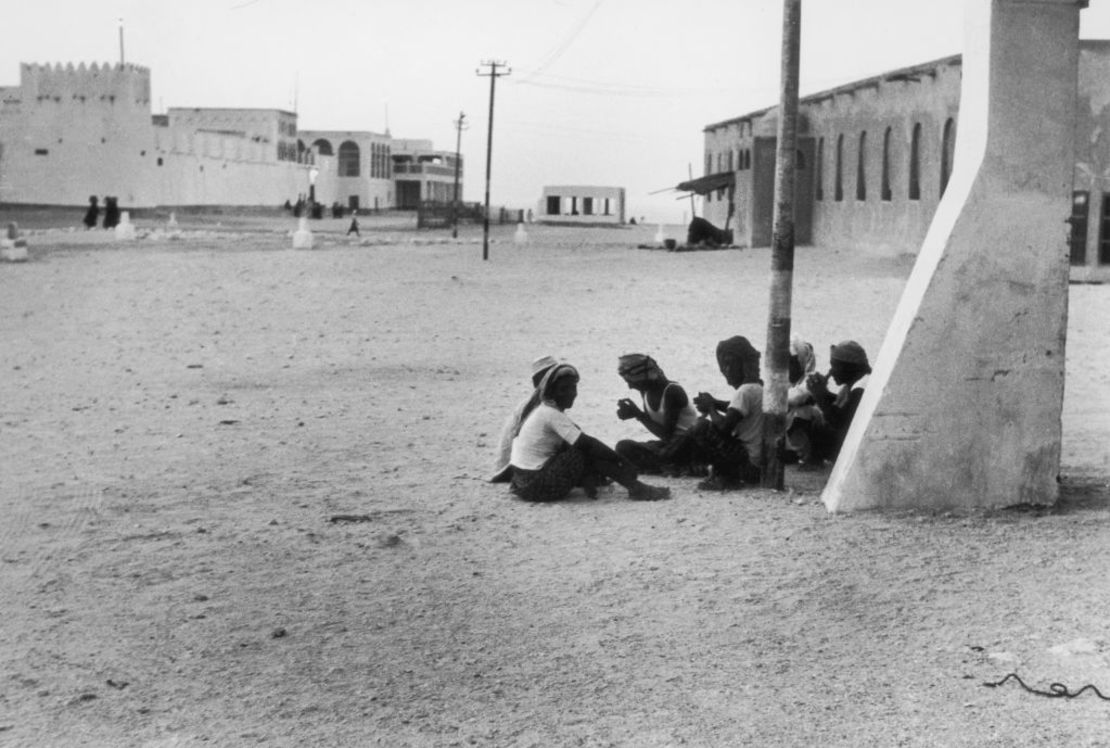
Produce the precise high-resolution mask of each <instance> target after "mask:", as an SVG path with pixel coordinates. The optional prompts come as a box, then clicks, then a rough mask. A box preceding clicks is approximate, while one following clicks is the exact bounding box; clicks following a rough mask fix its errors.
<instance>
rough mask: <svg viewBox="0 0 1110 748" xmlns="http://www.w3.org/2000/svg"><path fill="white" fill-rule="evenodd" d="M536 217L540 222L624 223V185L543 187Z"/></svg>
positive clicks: (616, 224)
mask: <svg viewBox="0 0 1110 748" xmlns="http://www.w3.org/2000/svg"><path fill="white" fill-rule="evenodd" d="M535 220H536V222H537V223H564V224H582V225H597V224H610V225H614V226H621V225H624V188H623V187H590V186H584V185H573V186H553V187H544V188H543V197H541V198H540V202H539V205H538V206H537V210H536V217H535Z"/></svg>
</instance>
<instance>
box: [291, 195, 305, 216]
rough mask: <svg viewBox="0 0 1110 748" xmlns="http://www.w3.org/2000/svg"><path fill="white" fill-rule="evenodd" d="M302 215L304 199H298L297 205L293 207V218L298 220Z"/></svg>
mask: <svg viewBox="0 0 1110 748" xmlns="http://www.w3.org/2000/svg"><path fill="white" fill-rule="evenodd" d="M302 214H304V198H303V197H298V198H297V204H296V205H294V206H293V217H294V218H300V217H301V215H302Z"/></svg>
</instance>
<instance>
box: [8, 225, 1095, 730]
mask: <svg viewBox="0 0 1110 748" xmlns="http://www.w3.org/2000/svg"><path fill="white" fill-rule="evenodd" d="M364 226H365V223H364ZM289 228H290V227H289V226H288V225H286V224H284V223H281V222H277V223H274V224H273V225H272V226H271V227H270V230H268V231H251V232H242V233H240V232H235V231H219V232H212V231H205V232H198V233H192V232H189V233H187V234H186V236H185V238H183V239H182V240H179V241H165V240H162V241H154V240H150V239H147V240H143V241H139V242H136V243H133V244H128V245H126V246H121V245H117V244H114V243H112V242H108V241H105V239H104V237H103V235H102V233H101V232H97V233H96V234H94V235H91V236H90V235H85V234H81V233H79V232H75V233H72V234H67V233H64V232H45V233H39V234H35V235H33V236H32V261H31V262H29V263H27V264H23V265H4V266H0V387H2V392H3V396H2V398H0V440H2V449H3V458H2V462H0V512H2V515H3V520H2V523H0V610H3V611H4V615H3V618H2V623H0V641H2V642H3V646H2V647H0V674H2V675H0V744H4V745H18V746H44V745H45V746H73V745H92V746H100V745H107V746H116V745H144V746H145V745H152V746H185V745H200V744H215V745H251V744H255V743H268V744H272V745H386V746H400V745H414V746H449V745H491V746H493V745H496V746H556V745H557V746H563V745H571V746H573V745H582V746H607V745H619V746H671V745H694V746H738V745H783V746H800V745H805V746H808V745H824V746H862V745H883V746H894V745H906V746H960V745H965V746H1015V745H1038V746H1040V745H1059V746H1063V745H1067V746H1085V745H1089V746H1096V745H1110V702H1107V701H1102V700H1100V699H1098V698H1097V697H1096V696H1095V695H1094V694H1093V693H1091V692H1090V691H1088V692H1087V693H1085V694H1083V695H1082V696H1080V697H1078V698H1075V699H1070V700H1067V699H1048V698H1043V697H1040V696H1036V695H1033V694H1030V693H1027V692H1025V691H1023V690H1022V689H1021V688H1020V687H1019V686H1017V684H1016V683H1014V682H1012V681H1011V682H1010V683H1007V684H1006V685H1005V686H1003V687H1000V688H995V689H991V688H985V687H984V686H983V683H984V682H986V681H993V680H997V679H999V678H1001V677H1002V676H1004V675H1005V674H1007V673H1009V672H1012V671H1016V672H1018V673H1020V674H1021V676H1022V677H1023V678H1024V679H1025V680H1026V682H1028V683H1029V684H1030V685H1033V686H1036V687H1040V688H1045V687H1047V686H1048V684H1049V683H1051V682H1054V681H1058V682H1062V683H1064V684H1066V685H1068V686H1069V687H1071V688H1072V689H1075V688H1077V687H1079V686H1082V685H1084V684H1087V683H1093V684H1095V685H1097V686H1099V687H1100V688H1101V689H1102V692H1103V693H1106V694H1107V695H1108V696H1110V636H1108V635H1107V621H1108V620H1110V597H1108V594H1107V592H1108V589H1110V583H1108V582H1107V579H1108V573H1110V559H1108V555H1107V554H1108V551H1107V546H1108V541H1110V463H1108V460H1110V451H1108V449H1107V446H1106V445H1107V435H1108V434H1110V398H1108V397H1107V396H1106V387H1107V384H1108V383H1110V343H1108V342H1107V336H1106V320H1107V319H1110V287H1105V286H1073V287H1072V288H1071V321H1070V326H1069V342H1068V354H1069V355H1068V385H1067V386H1068V390H1067V401H1066V405H1065V414H1064V426H1065V428H1064V435H1065V439H1064V445H1063V455H1064V457H1063V463H1064V464H1063V481H1064V484H1063V499H1062V500H1061V502H1060V504H1059V505H1058V506H1057V507H1055V508H1054V509H1053V510H1051V511H1044V510H1026V511H1017V510H995V511H981V512H974V513H943V514H932V513H929V514H913V513H911V514H897V515H891V514H860V515H830V514H828V513H827V512H826V511H825V509H824V507H823V506H822V505H821V504H820V503H819V501H818V495H819V491H820V486H821V484H822V481H823V480H824V477H825V476H824V475H821V474H813V473H806V474H798V473H796V472H794V470H793V468H790V469H788V473H787V484H788V490H786V491H785V492H781V493H776V492H770V491H761V490H752V491H746V492H741V493H732V494H727V495H711V494H703V493H700V492H699V491H697V490H696V488H695V486H694V483H693V482H692V481H690V480H684V479H664V480H662V482H663V483H665V484H667V485H669V486H671V488H672V489H673V491H674V495H675V498H674V499H673V500H671V501H668V502H661V503H654V504H641V503H636V502H629V501H627V500H625V499H624V498H623V495H622V494H623V491H622V490H619V489H609V490H603V491H602V494H601V498H600V499H599V500H597V501H589V500H587V499H585V498H584V497H583V496H580V495H572V498H571V500H569V501H567V502H565V503H561V504H557V505H552V506H533V505H527V504H524V503H521V502H519V501H516V500H514V499H512V498H511V497H510V496H509V494H508V492H507V490H506V488H505V487H504V486H494V485H490V484H487V483H485V482H484V481H483V477H484V476H485V475H486V473H487V470H488V466H489V462H490V459H491V457H492V455H491V451H492V447H493V443H494V441H495V438H496V432H497V429H498V426H499V424H500V423H501V421H502V419H503V417H504V414H505V412H506V411H507V410H508V409H509V408H510V407H511V406H512V404H514V403H515V402H516V401H517V400H518V399H519V398H520V397H522V396H523V395H524V394H525V392H526V390H527V385H526V380H527V375H528V364H529V362H530V361H531V360H532V359H533V358H534V357H536V356H538V355H541V354H545V353H551V354H554V355H557V356H560V357H564V358H566V359H569V360H570V361H572V362H573V363H575V364H577V365H578V366H579V367H580V370H581V372H582V382H581V385H580V393H581V394H580V397H579V400H578V402H577V403H576V405H575V408H574V409H573V410H572V411H571V415H572V416H573V417H574V418H575V419H576V420H577V421H578V422H579V423H580V424H581V425H582V426H583V427H584V428H585V429H586V430H587V431H588V432H591V433H593V434H595V435H597V436H599V437H601V438H603V439H606V440H608V441H613V440H615V439H618V438H622V437H625V436H637V435H638V432H636V430H635V428H634V427H633V425H632V424H630V423H623V422H620V421H618V420H617V419H616V418H615V415H614V404H615V401H616V399H617V398H619V397H621V396H624V395H626V394H627V390H624V389H623V386H622V383H621V380H620V379H619V378H618V377H617V375H616V358H617V356H618V355H619V354H620V353H623V352H627V351H631V350H645V351H648V352H651V353H653V354H655V355H656V357H657V358H658V359H659V361H660V363H661V364H662V365H663V366H664V368H665V369H666V370H667V372H668V374H669V375H670V376H671V377H673V378H675V379H677V380H679V381H681V382H683V383H684V384H686V386H687V387H688V389H690V390H692V391H697V390H702V389H704V390H709V391H712V392H717V393H723V392H724V390H725V385H724V382H723V381H721V377H720V375H719V373H718V372H717V371H716V366H715V362H714V359H713V349H714V345H715V343H716V341H717V340H719V339H721V338H723V337H727V336H729V335H733V334H745V335H747V336H749V337H750V338H751V339H752V340H753V342H755V343H756V345H757V347H759V348H762V347H763V339H764V326H765V322H764V320H765V316H766V309H767V287H768V283H767V271H768V267H769V254H768V252H767V250H741V251H721V252H700V253H681V254H680V253H667V252H652V251H643V250H636V249H634V247H635V245H637V244H639V243H641V242H649V241H651V240H652V238H653V235H654V233H655V231H656V229H655V227H639V228H636V229H627V230H581V229H580V230H574V229H555V228H546V229H544V228H540V227H533V228H532V229H531V236H530V238H531V242H530V243H529V244H528V245H526V246H515V245H514V244H513V243H512V241H511V235H512V229H511V227H502V228H498V229H497V231H496V233H495V239H496V241H495V243H494V244H493V245H491V253H490V254H491V258H490V260H489V261H487V262H483V261H482V259H481V246H480V244H476V243H475V241H476V236H477V234H476V230H475V229H474V228H466V229H464V232H463V236H462V238H461V239H460V241H458V242H450V241H447V240H446V234H444V233H443V232H438V233H432V234H416V233H414V232H412V231H404V230H400V231H398V232H396V233H389V232H388V229H387V228H382V229H380V230H379V232H377V233H376V235H375V237H374V238H373V239H372V240H368V243H367V244H366V245H361V244H358V243H357V242H347V241H346V240H345V239H344V238H343V237H342V232H341V230H340V227H338V226H337V227H331V228H330V229H329V230H330V231H332V232H333V233H329V234H324V235H321V236H319V237H318V238H319V239H320V240H321V241H322V244H323V246H322V248H321V249H319V251H313V252H298V251H294V250H292V249H290V242H289V239H288V237H287V236H286V233H285V232H287V231H288V229H289ZM342 228H345V225H344V226H343V227H342ZM370 233H374V232H370ZM671 235H672V236H674V235H676V234H675V232H674V230H673V229H672V230H671ZM414 240H418V241H414ZM909 268H910V262H909V261H908V260H906V259H905V258H875V257H870V258H856V257H852V255H851V253H849V252H846V251H839V250H837V249H836V248H828V247H826V248H801V249H799V251H798V258H797V273H796V278H795V314H794V328H795V330H796V331H798V332H800V333H802V334H803V335H804V336H805V337H807V338H808V339H809V340H811V341H812V342H813V343H814V344H815V346H816V348H817V350H818V352H819V354H820V353H821V352H826V351H827V350H828V345H829V344H830V343H832V342H835V341H836V340H838V339H841V338H844V337H853V338H856V339H857V340H859V341H860V342H861V343H862V344H863V345H864V346H865V347H866V348H867V349H868V350H869V351H871V352H872V354H874V353H875V352H877V350H878V347H879V344H880V342H881V339H882V336H883V333H884V331H885V327H886V324H887V321H888V319H889V317H890V314H891V312H892V310H893V308H894V306H895V304H896V302H897V299H898V295H899V293H900V290H901V287H902V285H903V282H904V279H905V277H906V276H907V274H908V272H909ZM820 365H821V366H825V365H827V356H825V355H821V356H820ZM922 375H923V376H927V375H928V372H923V373H922ZM341 514H351V515H363V516H364V518H365V519H366V520H367V521H363V522H357V523H342V522H332V521H331V518H332V517H334V516H336V515H341Z"/></svg>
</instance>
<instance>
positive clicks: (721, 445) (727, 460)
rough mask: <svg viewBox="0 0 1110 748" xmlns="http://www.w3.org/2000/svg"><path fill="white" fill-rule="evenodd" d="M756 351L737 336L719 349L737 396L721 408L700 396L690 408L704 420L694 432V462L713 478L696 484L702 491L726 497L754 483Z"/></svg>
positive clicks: (759, 393)
mask: <svg viewBox="0 0 1110 748" xmlns="http://www.w3.org/2000/svg"><path fill="white" fill-rule="evenodd" d="M759 358H760V356H759V351H757V350H756V349H755V348H753V347H752V344H751V343H749V342H748V339H747V338H744V337H741V336H739V335H737V336H735V337H732V338H729V339H728V340H722V341H721V342H720V343H718V344H717V365H718V366H719V367H720V369H721V374H722V375H723V376H724V378H725V381H726V382H728V385H729V386H730V387H735V388H736V391H735V392H734V393H733V395H732V398H731V399H730V400H729V401H727V402H725V401H723V400H717V399H716V398H714V397H713V396H712V395H710V394H709V393H708V392H699V393H698V395H697V397H695V398H694V407H695V408H697V409H698V412H700V413H702V414H703V415H704V416H705V418H703V419H701V420H700V421H699V423H698V424H697V425H696V426H695V427H694V429H693V431H692V433H691V438H692V440H693V442H694V450H695V459H698V460H701V461H704V462H707V463H709V466H710V467H711V468H712V471H713V474H712V475H711V476H710V477H709V478H708V479H706V480H703V481H702V482H700V483H699V484H698V488H700V489H702V490H704V491H729V490H733V489H737V488H742V487H743V486H744V484H746V483H758V482H759V478H760V467H759V465H760V462H761V459H762V455H763V380H761V379H760V378H759Z"/></svg>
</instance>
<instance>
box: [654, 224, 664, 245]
mask: <svg viewBox="0 0 1110 748" xmlns="http://www.w3.org/2000/svg"><path fill="white" fill-rule="evenodd" d="M666 238H667V237H666V236H664V235H663V224H659V228H658V229H657V230H656V232H655V243H656V244H658V245H659V246H663V242H664V241H665V240H666Z"/></svg>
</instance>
